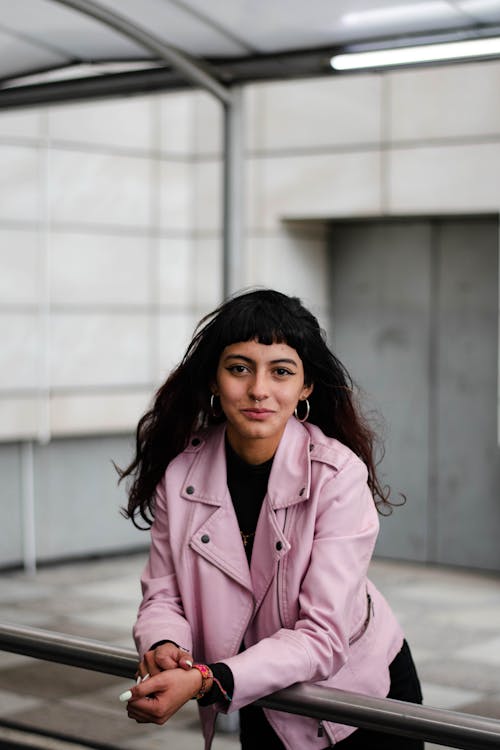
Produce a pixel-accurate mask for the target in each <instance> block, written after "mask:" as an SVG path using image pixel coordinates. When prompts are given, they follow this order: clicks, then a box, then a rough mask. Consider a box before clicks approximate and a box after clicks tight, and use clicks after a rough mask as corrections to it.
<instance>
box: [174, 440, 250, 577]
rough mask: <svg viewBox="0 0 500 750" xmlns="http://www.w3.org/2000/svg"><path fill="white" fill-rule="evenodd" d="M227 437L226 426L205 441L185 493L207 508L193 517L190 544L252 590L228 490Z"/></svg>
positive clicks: (189, 473)
mask: <svg viewBox="0 0 500 750" xmlns="http://www.w3.org/2000/svg"><path fill="white" fill-rule="evenodd" d="M224 434H225V430H224V427H223V426H222V427H219V428H216V429H215V432H214V433H212V434H211V435H210V436H209V438H208V439H207V441H206V442H205V441H204V440H203V439H202V440H201V443H200V445H199V446H198V449H197V456H196V457H195V459H194V461H193V463H192V465H191V469H190V471H189V472H188V475H187V478H186V481H185V485H184V487H183V489H182V492H181V495H182V497H183V498H184V499H185V500H189V501H191V502H193V503H197V504H202V505H204V506H205V511H206V512H205V513H201V514H200V513H198V512H193V514H192V518H193V519H196V520H194V524H195V525H194V527H193V532H192V534H191V537H190V541H189V545H190V547H191V549H193V550H194V551H195V552H196V553H197V554H199V555H201V557H204V558H205V559H206V560H208V561H209V562H210V563H212V565H215V566H216V567H217V568H220V570H222V571H223V572H224V573H225V574H226V575H228V576H229V577H230V578H233V579H234V580H235V581H236V582H237V583H239V584H240V585H241V586H244V587H245V588H246V589H248V590H249V591H251V590H252V581H251V578H250V570H249V568H248V562H247V559H246V555H245V550H244V548H243V543H242V541H241V535H240V530H239V527H238V521H237V519H236V514H235V512H234V508H233V504H232V502H231V497H230V495H229V490H228V488H227V479H226V452H225V447H224ZM210 506H211V507H210ZM200 516H201V517H202V518H203V520H202V522H201V524H200V523H199V519H200Z"/></svg>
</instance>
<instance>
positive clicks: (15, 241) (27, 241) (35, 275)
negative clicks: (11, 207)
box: [0, 228, 40, 305]
mask: <svg viewBox="0 0 500 750" xmlns="http://www.w3.org/2000/svg"><path fill="white" fill-rule="evenodd" d="M39 277H40V238H39V236H38V234H37V233H36V232H30V231H26V230H21V231H15V230H9V229H2V228H0V303H1V304H21V305H23V304H24V305H35V304H37V302H38V296H39Z"/></svg>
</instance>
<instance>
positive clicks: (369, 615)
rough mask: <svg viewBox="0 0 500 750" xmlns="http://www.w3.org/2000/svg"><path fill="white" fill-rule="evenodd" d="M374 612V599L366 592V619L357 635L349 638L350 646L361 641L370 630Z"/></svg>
mask: <svg viewBox="0 0 500 750" xmlns="http://www.w3.org/2000/svg"><path fill="white" fill-rule="evenodd" d="M373 614H374V612H373V603H372V598H371V596H370V594H369V593H368V591H367V592H366V617H365V620H364V622H363V624H362V625H361V627H360V629H359V630H358V632H357V633H355V634H354V635H353V636H352V638H349V646H352V645H353V644H354V643H356V642H357V641H359V639H360V638H361V637H362V636H363V635H364V634H365V633H366V630H367V628H368V625H369V624H370V620H371V618H372V615H373Z"/></svg>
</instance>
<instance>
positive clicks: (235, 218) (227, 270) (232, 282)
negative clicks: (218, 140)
mask: <svg viewBox="0 0 500 750" xmlns="http://www.w3.org/2000/svg"><path fill="white" fill-rule="evenodd" d="M242 100H243V91H242V89H241V88H239V87H238V88H234V89H233V91H232V99H231V102H230V104H225V105H224V188H223V191H224V195H223V212H224V216H223V297H224V299H226V298H227V297H228V296H229V295H230V294H233V293H234V292H236V291H237V290H238V289H240V287H241V285H242V282H243V251H242V244H243V238H242V224H243V187H244V160H243V104H242Z"/></svg>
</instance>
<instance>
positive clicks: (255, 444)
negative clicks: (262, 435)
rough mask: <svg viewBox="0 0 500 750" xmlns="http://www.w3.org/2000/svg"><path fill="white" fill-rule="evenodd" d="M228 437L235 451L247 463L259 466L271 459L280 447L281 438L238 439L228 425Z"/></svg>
mask: <svg viewBox="0 0 500 750" xmlns="http://www.w3.org/2000/svg"><path fill="white" fill-rule="evenodd" d="M227 439H228V441H229V445H230V446H231V448H232V449H233V451H234V452H235V453H236V454H237V455H238V456H239V457H240V458H241V459H243V461H245V462H246V463H247V464H252V465H253V466H257V465H258V464H264V463H265V462H266V461H269V460H270V459H271V458H272V457H273V456H274V454H275V453H276V449H277V448H278V444H279V440H277V441H274V440H273V441H272V442H271V441H269V440H259V439H257V438H256V439H255V440H238V436H235V435H232V434H231V431H230V429H229V427H228V429H227Z"/></svg>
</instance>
